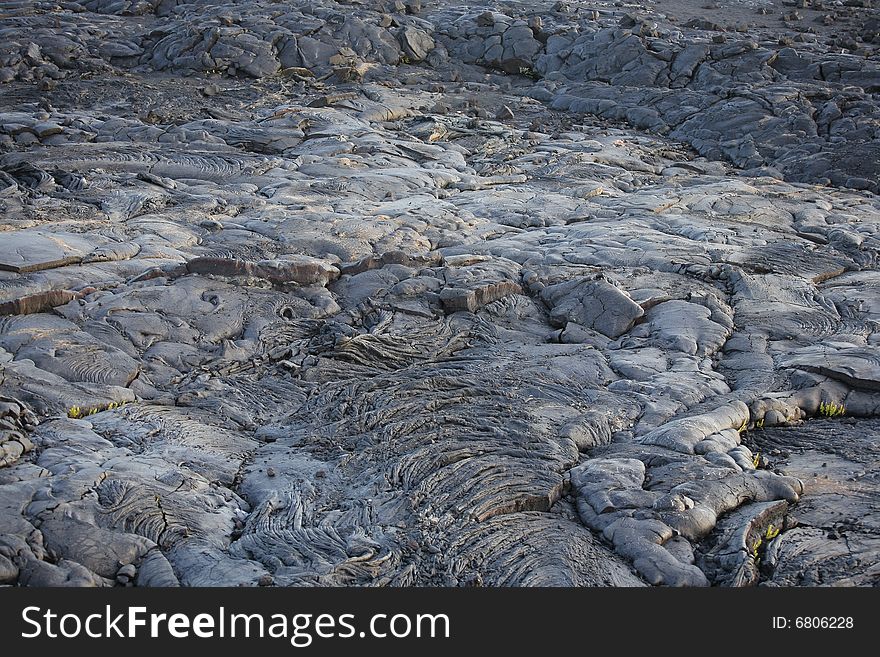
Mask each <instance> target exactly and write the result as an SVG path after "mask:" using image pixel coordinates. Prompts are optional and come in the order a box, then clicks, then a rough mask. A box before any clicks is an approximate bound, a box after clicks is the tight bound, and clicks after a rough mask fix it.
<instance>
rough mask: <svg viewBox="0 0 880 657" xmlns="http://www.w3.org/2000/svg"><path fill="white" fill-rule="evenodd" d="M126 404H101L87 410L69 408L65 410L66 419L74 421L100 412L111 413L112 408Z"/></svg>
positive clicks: (74, 407) (75, 407)
mask: <svg viewBox="0 0 880 657" xmlns="http://www.w3.org/2000/svg"><path fill="white" fill-rule="evenodd" d="M126 403H127V402H124V401H121V402H110V403H109V404H101V405H100V406H90V407H88V408H81V407H80V406H71V407H70V408H68V409H67V417H69V418H72V419H74V420H78V419H80V418H82V417H87V416H89V415H94V414H95V413H100V412H101V411H112V410H113V409H114V408H121V407H123V406H125V404H126Z"/></svg>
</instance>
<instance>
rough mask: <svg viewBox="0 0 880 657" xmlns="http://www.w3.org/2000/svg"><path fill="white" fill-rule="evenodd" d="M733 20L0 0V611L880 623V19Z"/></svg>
mask: <svg viewBox="0 0 880 657" xmlns="http://www.w3.org/2000/svg"><path fill="white" fill-rule="evenodd" d="M715 4H717V5H718V8H717V9H716V10H713V11H712V12H709V11H706V10H699V9H698V8H697V7H696V5H695V4H694V3H691V2H684V1H683V0H682V1H678V0H663V1H660V0H657V1H655V2H652V3H648V4H640V5H636V4H628V3H623V2H604V1H597V2H585V1H584V2H582V1H580V0H573V1H571V2H567V1H564V2H529V3H526V2H516V1H512V0H508V1H504V2H501V1H493V0H486V1H485V2H483V3H481V4H479V5H475V4H474V3H463V2H458V1H457V0H443V1H442V2H437V3H431V4H430V5H429V4H428V3H425V4H424V5H422V4H421V3H419V2H418V1H417V0H404V1H401V2H391V1H383V0H362V1H357V0H356V1H345V2H343V1H341V0H340V1H339V2H334V1H333V0H322V1H321V2H318V3H315V2H308V3H307V2H299V1H294V0H283V1H281V2H278V1H269V0H256V1H255V2H247V3H244V2H240V3H236V2H231V1H230V0H193V1H191V2H184V1H183V0H140V1H137V2H135V1H129V0H80V1H79V2H58V3H56V2H43V1H42V0H40V1H38V2H21V1H8V2H7V1H0V585H29V586H132V585H136V586H177V585H184V586H236V585H243V586H256V585H266V584H267V583H269V584H275V585H279V586H289V585H297V586H320V585H366V586H382V585H403V586H408V585H437V586H644V585H673V586H707V585H722V586H750V585H756V584H761V585H775V586H795V585H828V584H835V585H859V586H862V585H877V584H878V583H880V571H878V569H877V566H876V564H877V563H878V561H880V542H878V526H877V522H876V517H877V505H878V501H877V500H878V497H877V494H878V491H877V486H876V481H877V476H878V475H877V473H878V462H877V449H878V448H877V436H878V424H877V422H878V421H877V419H876V418H877V417H878V415H880V272H878V254H880V196H878V193H880V186H878V174H880V103H878V101H880V65H878V50H880V10H877V9H874V8H873V7H872V3H871V2H870V0H865V1H862V2H859V3H850V2H847V3H836V2H830V1H828V0H812V1H809V2H802V3H798V4H799V7H797V8H795V7H792V6H789V5H793V4H794V3H789V2H784V1H781V0H780V1H777V0H748V1H743V2H734V1H733V0H722V1H721V2H718V3H715ZM800 5H803V6H800ZM856 5H858V6H856Z"/></svg>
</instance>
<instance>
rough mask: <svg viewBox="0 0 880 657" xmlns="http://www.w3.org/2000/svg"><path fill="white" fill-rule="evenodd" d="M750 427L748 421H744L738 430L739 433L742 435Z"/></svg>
mask: <svg viewBox="0 0 880 657" xmlns="http://www.w3.org/2000/svg"><path fill="white" fill-rule="evenodd" d="M748 425H749V421H748V419H745V420H743V423H742V424H741V425H739V429H737V431H739V432H740V433H742V432H743V431H745V430H746V427H748Z"/></svg>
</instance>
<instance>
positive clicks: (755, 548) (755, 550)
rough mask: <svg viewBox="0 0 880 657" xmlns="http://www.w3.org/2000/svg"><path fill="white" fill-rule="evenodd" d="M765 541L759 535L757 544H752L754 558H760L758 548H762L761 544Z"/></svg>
mask: <svg viewBox="0 0 880 657" xmlns="http://www.w3.org/2000/svg"><path fill="white" fill-rule="evenodd" d="M763 542H764V541H762V540H761V537H760V536H759V537H758V540H757V541H755V544H754V545H753V546H752V559H754V560H755V561H757V560H758V550H759V549H760V548H761V544H762V543H763Z"/></svg>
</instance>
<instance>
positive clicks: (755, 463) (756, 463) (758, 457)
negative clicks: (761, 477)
mask: <svg viewBox="0 0 880 657" xmlns="http://www.w3.org/2000/svg"><path fill="white" fill-rule="evenodd" d="M752 465H753V466H754V467H755V468H757V467H758V466H759V465H761V452H758V453H757V454H755V457H754V458H753V459H752Z"/></svg>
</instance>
